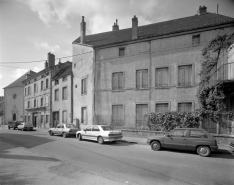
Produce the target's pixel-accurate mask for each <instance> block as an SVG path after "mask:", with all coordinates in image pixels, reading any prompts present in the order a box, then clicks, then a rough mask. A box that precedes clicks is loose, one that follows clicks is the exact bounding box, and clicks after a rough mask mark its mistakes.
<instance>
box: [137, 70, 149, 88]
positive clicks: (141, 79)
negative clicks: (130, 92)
mask: <svg viewBox="0 0 234 185" xmlns="http://www.w3.org/2000/svg"><path fill="white" fill-rule="evenodd" d="M144 70H147V81H148V83H147V87H142V86H143V85H142V81H143V71H144ZM137 71H141V75H140V88H138V87H137ZM149 79H150V78H149V69H148V68H147V69H137V70H136V71H135V89H136V90H148V89H149V84H150V82H149Z"/></svg>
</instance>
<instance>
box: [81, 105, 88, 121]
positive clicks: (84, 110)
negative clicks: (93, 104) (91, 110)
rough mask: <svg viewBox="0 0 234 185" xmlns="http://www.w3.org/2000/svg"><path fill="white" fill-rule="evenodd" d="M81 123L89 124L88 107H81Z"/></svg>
mask: <svg viewBox="0 0 234 185" xmlns="http://www.w3.org/2000/svg"><path fill="white" fill-rule="evenodd" d="M81 123H83V124H87V108H86V107H81Z"/></svg>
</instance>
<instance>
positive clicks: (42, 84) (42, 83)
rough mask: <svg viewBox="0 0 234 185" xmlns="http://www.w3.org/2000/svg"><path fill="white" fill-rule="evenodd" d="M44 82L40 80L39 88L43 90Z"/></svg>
mask: <svg viewBox="0 0 234 185" xmlns="http://www.w3.org/2000/svg"><path fill="white" fill-rule="evenodd" d="M43 86H44V82H43V81H41V90H43V89H44V87H43Z"/></svg>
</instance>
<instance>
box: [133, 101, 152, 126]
mask: <svg viewBox="0 0 234 185" xmlns="http://www.w3.org/2000/svg"><path fill="white" fill-rule="evenodd" d="M138 105H147V110H148V111H147V112H148V113H149V112H150V103H149V102H137V103H135V125H136V126H137V127H146V125H144V124H141V125H139V124H138V123H137V106H138Z"/></svg>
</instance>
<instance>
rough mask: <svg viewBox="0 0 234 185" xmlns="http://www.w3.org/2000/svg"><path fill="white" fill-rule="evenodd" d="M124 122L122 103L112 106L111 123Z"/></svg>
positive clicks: (118, 123)
mask: <svg viewBox="0 0 234 185" xmlns="http://www.w3.org/2000/svg"><path fill="white" fill-rule="evenodd" d="M123 123H124V109H123V105H113V106H112V124H113V125H123Z"/></svg>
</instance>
